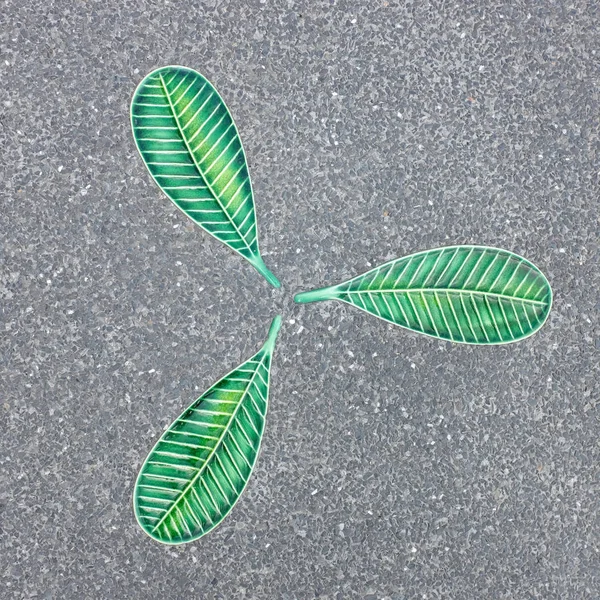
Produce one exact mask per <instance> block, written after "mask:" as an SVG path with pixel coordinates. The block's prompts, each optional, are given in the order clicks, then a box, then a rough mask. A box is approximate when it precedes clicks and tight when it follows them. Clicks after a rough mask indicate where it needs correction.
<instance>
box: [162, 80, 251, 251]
mask: <svg viewBox="0 0 600 600" xmlns="http://www.w3.org/2000/svg"><path fill="white" fill-rule="evenodd" d="M158 77H159V79H160V83H161V85H162V87H163V90H164V93H165V96H166V98H167V102H168V103H169V107H170V109H171V112H172V113H173V118H174V119H175V124H176V125H177V130H178V131H179V134H180V135H181V138H182V139H183V143H184V144H185V147H186V149H187V151H188V153H189V155H190V156H191V157H192V161H193V162H194V166H195V167H196V171H198V174H199V175H200V177H201V178H202V180H203V181H204V183H206V186H207V187H208V189H209V191H210V193H211V194H212V196H213V198H214V199H215V200H216V201H217V204H218V205H219V207H220V208H221V210H222V211H223V214H224V215H225V216H226V217H227V219H228V220H229V222H230V223H231V226H232V227H233V228H234V229H235V231H236V233H237V234H238V236H239V238H240V239H241V240H242V242H243V243H244V246H245V247H246V248H247V249H248V251H249V252H250V254H252V255H254V252H253V251H252V248H250V246H249V244H248V242H247V241H246V238H245V237H244V236H243V235H242V232H241V231H240V230H239V228H238V226H237V225H236V224H235V222H234V221H233V219H232V218H231V217H230V216H229V213H228V212H227V211H226V210H225V207H224V206H223V203H222V202H221V199H220V198H219V196H218V194H216V193H215V190H214V189H213V187H212V185H211V184H210V183H209V181H208V180H207V179H206V177H205V176H204V174H203V173H202V169H200V165H199V163H198V161H197V160H196V157H195V156H194V153H193V152H192V149H191V148H190V145H189V143H188V141H187V138H186V137H185V134H184V133H183V128H182V127H181V124H180V123H179V117H178V116H177V111H176V110H175V106H174V105H173V102H171V96H170V95H169V91H168V90H167V86H166V84H165V80H164V79H163V76H162V73H159V74H158ZM236 135H237V133H236Z"/></svg>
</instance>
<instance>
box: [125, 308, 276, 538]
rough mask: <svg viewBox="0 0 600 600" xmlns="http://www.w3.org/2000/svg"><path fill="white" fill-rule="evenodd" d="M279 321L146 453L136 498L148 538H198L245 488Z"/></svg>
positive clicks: (257, 441)
mask: <svg viewBox="0 0 600 600" xmlns="http://www.w3.org/2000/svg"><path fill="white" fill-rule="evenodd" d="M280 327H281V317H279V316H278V317H275V319H273V323H272V324H271V329H270V331H269V337H268V338H267V341H266V342H265V345H264V346H263V347H262V349H261V350H260V351H259V352H257V353H256V354H255V355H254V356H253V357H252V358H251V359H250V360H248V361H246V362H245V363H243V364H242V365H240V366H239V367H237V369H234V370H233V371H231V373H229V374H228V375H226V376H225V377H223V379H221V380H220V381H219V382H218V383H215V384H214V385H213V386H212V387H211V388H210V389H209V390H207V391H206V392H205V393H204V394H202V396H200V398H198V400H196V402H194V403H193V404H192V405H191V406H190V407H189V408H187V409H186V410H185V411H184V412H183V413H182V414H181V416H180V417H179V418H177V419H176V420H175V421H174V422H173V423H172V424H171V426H170V427H169V428H168V429H167V431H165V433H163V435H162V436H161V438H160V440H159V441H158V443H157V444H156V446H154V448H153V449H152V451H151V452H150V454H149V455H148V457H147V458H146V461H145V462H144V464H143V466H142V468H141V470H140V473H139V475H138V478H137V481H136V484H135V490H134V496H133V504H134V509H135V516H136V518H137V521H138V523H139V524H140V526H141V527H142V529H143V530H144V531H145V532H146V533H147V534H148V535H149V536H150V537H152V538H154V539H155V540H157V541H159V542H163V543H165V544H182V543H184V542H190V541H192V540H195V539H198V538H199V537H202V536H203V535H204V534H206V533H208V532H209V531H210V530H211V529H213V528H214V527H216V526H217V525H218V524H219V523H220V522H221V521H222V520H223V519H224V518H225V517H226V516H227V514H228V513H229V511H230V510H231V509H232V508H233V506H234V504H235V503H236V502H237V500H238V499H239V497H240V495H241V493H242V492H243V491H244V488H245V487H246V484H247V483H248V480H249V478H250V475H251V473H252V469H253V467H254V464H255V462H256V458H257V456H258V451H259V448H260V442H261V439H262V434H263V430H264V427H265V416H266V414H267V405H268V396H269V373H270V367H271V357H272V354H273V349H274V347H275V339H276V338H277V333H278V332H279V328H280Z"/></svg>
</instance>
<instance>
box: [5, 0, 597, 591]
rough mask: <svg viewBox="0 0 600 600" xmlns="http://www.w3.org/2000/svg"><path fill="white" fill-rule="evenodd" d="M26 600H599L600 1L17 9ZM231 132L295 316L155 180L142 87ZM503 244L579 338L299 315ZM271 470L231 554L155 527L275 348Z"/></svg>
mask: <svg viewBox="0 0 600 600" xmlns="http://www.w3.org/2000/svg"><path fill="white" fill-rule="evenodd" d="M0 15H1V16H0V78H1V79H0V80H1V84H2V92H1V94H0V152H1V154H2V160H1V161H0V182H1V183H0V195H1V202H2V210H1V211H0V260H1V263H0V298H1V302H0V331H2V337H1V338H0V415H1V417H0V427H1V432H2V433H1V436H0V465H1V468H0V510H1V513H0V527H1V538H0V586H1V587H0V597H1V598H2V599H4V598H6V599H11V600H12V599H13V598H14V599H20V598H37V599H57V600H63V599H77V600H87V599H105V598H106V599H119V600H120V599H130V598H131V599H148V600H167V599H169V600H170V599H173V600H185V599H187V598H201V599H202V600H212V599H223V600H238V599H240V600H242V599H244V600H250V599H252V600H254V599H256V600H259V599H268V600H271V599H273V600H279V599H283V600H296V599H301V600H303V599H313V598H319V599H329V598H331V599H336V600H348V599H354V598H360V599H369V600H400V599H405V598H411V599H412V598H416V599H422V600H434V599H449V598H451V599H456V600H470V599H474V600H475V599H477V600H479V599H483V598H485V599H506V600H513V599H525V598H527V599H538V598H540V599H554V598H556V599H561V600H565V599H573V600H581V599H585V600H587V599H590V598H598V597H599V590H600V530H599V521H598V506H599V492H600V490H599V489H598V488H599V486H598V465H599V463H600V447H599V444H598V440H599V435H600V422H599V419H598V410H599V408H598V400H599V397H600V391H599V386H598V379H599V376H600V300H599V298H600V265H599V257H600V250H599V236H600V221H599V215H600V203H599V186H598V179H599V178H598V173H599V170H600V162H599V157H598V152H599V137H600V136H599V133H600V126H599V114H600V107H599V94H600V92H599V87H598V86H599V83H600V77H599V66H600V65H599V62H600V61H599V59H600V35H599V33H598V32H599V26H600V18H599V17H600V14H599V9H598V4H597V3H596V2H587V1H583V0H574V1H573V2H556V1H552V0H544V1H543V2H542V1H540V2H538V1H528V2H524V1H523V0H518V1H516V2H495V3H490V2H480V3H473V2H468V3H467V2H455V3H448V2H435V3H431V2H427V1H412V0H406V1H404V2H392V1H391V0H390V1H383V0H373V1H371V0H369V1H366V0H364V1H360V2H344V1H341V0H340V1H337V0H331V1H330V2H317V1H315V0H311V1H305V2H293V1H291V0H290V1H288V2H280V1H275V0H273V1H272V0H268V1H266V0H260V1H259V0H245V1H244V2H227V1H218V2H217V1H205V2H195V3H180V2H150V1H149V0H135V1H133V0H126V1H123V2H114V1H110V2H106V1H102V2H100V1H98V0H88V1H86V2H84V1H82V0H74V1H71V0H69V1H67V0H60V1H57V0H44V1H40V0H35V1H25V2H23V1H22V0H5V1H3V2H2V3H1V5H0ZM173 63H174V64H183V65H187V66H190V67H192V68H194V69H198V70H199V71H201V72H202V73H204V74H205V75H206V76H208V77H209V78H210V79H211V81H212V82H213V83H214V84H215V85H216V87H217V89H218V90H219V91H220V92H221V94H222V95H223V97H224V98H225V100H226V101H227V103H228V104H229V106H230V108H231V110H232V112H233V114H234V116H235V118H236V121H237V124H238V127H239V129H240V132H241V135H242V139H243V141H244V143H245V146H246V151H247V155H248V160H249V164H250V169H251V173H252V176H253V181H254V189H255V195H256V202H257V213H258V219H259V225H260V236H261V250H262V252H263V256H264V257H265V262H267V263H268V265H269V267H270V268H272V270H273V271H274V272H275V273H276V274H277V275H278V276H279V277H280V278H281V280H282V282H283V288H282V289H281V290H274V289H272V288H270V287H269V286H268V284H267V283H266V282H265V281H264V280H263V279H262V278H261V277H260V275H258V274H257V273H256V272H255V271H254V269H252V267H251V266H250V265H248V264H247V263H246V262H245V261H243V260H242V259H241V258H239V257H238V256H236V255H234V253H233V252H231V251H230V250H228V249H227V248H226V247H225V246H223V245H222V244H219V243H218V242H217V241H215V240H214V239H212V238H211V237H210V236H208V235H207V234H206V233H204V232H203V231H201V230H200V229H199V228H197V227H195V226H194V225H193V224H192V222H191V221H190V220H189V219H187V218H186V217H185V216H184V215H183V214H181V213H180V212H179V211H178V210H177V209H176V208H175V207H174V206H173V205H172V204H171V203H170V202H169V200H168V199H167V198H165V197H164V196H163V195H161V192H160V191H159V190H158V188H157V187H156V186H155V185H154V183H153V182H152V181H151V179H150V177H149V175H148V174H147V172H146V169H145V167H144V165H143V163H142V161H141V159H140V158H139V156H138V155H137V151H136V149H135V145H134V142H133V139H132V136H131V132H130V125H129V102H130V99H131V95H132V93H133V91H134V89H135V86H136V85H137V84H138V83H139V81H140V80H141V79H142V78H143V76H144V75H145V74H146V73H147V72H149V71H150V70H151V69H153V68H155V67H158V66H161V65H166V64H173ZM456 243H480V244H488V245H493V246H499V247H502V248H506V249H509V250H512V251H514V252H517V253H519V254H521V255H523V256H525V257H527V258H529V259H530V260H532V261H533V262H534V263H535V264H537V265H539V267H540V268H541V269H542V270H543V272H544V273H545V274H546V275H547V276H548V278H549V280H550V282H551V284H552V285H553V288H554V291H555V304H554V309H553V313H552V314H551V316H550V319H549V322H548V323H547V324H546V326H545V327H544V328H543V329H542V330H541V331H540V332H539V333H538V334H537V335H535V336H534V337H532V338H530V339H528V340H526V341H524V342H522V343H519V344H514V345H509V346H503V347H488V348H485V347H469V346H461V345H451V344H449V343H444V342H440V341H436V340H434V339H429V338H426V337H422V336H418V335H416V334H412V333H410V332H407V331H404V330H402V329H399V328H393V327H392V326H390V325H387V324H385V323H384V322H382V321H379V320H377V319H375V318H372V317H369V316H368V315H366V314H364V313H361V312H360V311H357V310H353V309H352V308H351V307H349V306H345V305H341V304H336V303H323V304H318V305H306V306H299V305H294V304H293V302H292V294H293V293H295V292H298V291H301V290H306V289H311V288H313V287H317V286H324V285H328V284H332V283H335V282H338V281H343V280H344V279H347V278H349V277H351V276H353V275H356V274H358V273H360V272H363V271H365V270H367V269H368V268H369V267H371V266H374V265H376V264H378V263H381V262H383V261H385V260H389V259H391V258H393V257H397V256H400V255H403V254H407V253H410V252H415V251H418V250H424V249H427V248H431V247H437V246H441V245H447V244H456ZM278 311H279V312H281V313H282V315H283V318H284V327H283V329H282V332H281V336H280V341H279V345H278V348H277V350H276V354H275V358H274V364H273V371H272V377H273V378H272V388H271V406H270V413H269V416H268V422H267V429H266V434H265V438H264V443H263V450H262V454H261V457H260V458H259V462H258V466H257V469H256V471H255V473H254V476H253V478H252V480H251V482H250V485H249V486H248V489H247V491H246V493H245V494H244V496H243V497H242V499H241V500H240V502H239V503H238V505H237V506H236V508H235V509H234V510H233V512H232V513H231V515H230V516H229V517H228V518H227V520H226V521H225V522H224V523H223V525H222V526H221V527H219V528H218V529H217V530H216V531H215V532H213V533H212V534H210V535H208V536H207V537H205V538H204V539H202V540H199V541H198V542H195V543H192V544H190V545H186V546H182V547H164V546H161V545H159V544H157V543H155V542H153V541H152V540H151V539H150V538H148V537H147V536H146V535H145V534H144V533H143V532H142V530H141V529H140V528H139V527H138V526H137V524H136V522H135V519H134V514H133V509H132V505H131V504H132V503H131V497H132V489H133V484H134V480H135V476H136V474H137V471H138V469H139V467H140V465H141V463H142V461H143V459H144V457H145V456H146V454H147V452H148V451H149V449H150V448H151V446H152V445H153V443H154V442H155V440H156V438H157V437H158V436H159V434H160V432H161V431H162V430H163V428H164V427H166V426H167V425H168V424H169V423H170V422H171V421H172V420H173V418H174V417H176V416H177V415H178V414H179V412H180V411H181V410H182V408H183V407H185V406H187V405H188V404H190V403H191V402H192V401H193V400H194V399H195V398H196V397H197V396H198V395H199V394H200V392H202V391H203V390H204V389H206V388H207V387H208V386H209V385H210V384H211V383H213V382H214V381H215V380H216V379H217V378H218V377H220V376H222V375H223V374H224V373H226V372H227V371H228V370H229V369H230V368H232V367H233V366H235V365H236V364H238V363H239V362H241V361H242V360H243V359H244V358H247V357H248V356H250V355H251V353H252V352H254V351H255V350H256V349H257V348H258V347H259V345H260V343H261V342H262V341H263V340H264V338H265V335H266V332H267V328H268V325H269V322H270V319H271V317H272V316H274V315H275V314H276V313H277V312H278Z"/></svg>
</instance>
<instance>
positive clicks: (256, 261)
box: [250, 256, 281, 288]
mask: <svg viewBox="0 0 600 600" xmlns="http://www.w3.org/2000/svg"><path fill="white" fill-rule="evenodd" d="M250 262H251V263H252V266H253V267H254V268H255V269H256V270H257V271H258V272H259V273H260V274H261V275H262V276H263V277H264V278H265V279H266V280H267V281H268V282H269V283H270V284H271V285H272V286H273V287H275V288H280V287H281V283H280V281H279V279H277V277H275V275H273V273H271V271H269V269H268V268H267V265H265V262H264V261H263V259H262V257H260V256H258V257H254V258H253V259H252V260H251V261H250Z"/></svg>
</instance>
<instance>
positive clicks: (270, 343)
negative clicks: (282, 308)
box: [263, 315, 281, 352]
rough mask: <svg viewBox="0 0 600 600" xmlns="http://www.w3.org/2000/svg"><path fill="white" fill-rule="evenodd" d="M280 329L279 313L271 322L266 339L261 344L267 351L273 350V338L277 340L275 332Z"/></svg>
mask: <svg viewBox="0 0 600 600" xmlns="http://www.w3.org/2000/svg"><path fill="white" fill-rule="evenodd" d="M280 329H281V315H277V316H276V317H275V318H274V319H273V321H272V322H271V327H270V329H269V336H268V337H267V341H266V342H265V345H264V346H263V348H264V349H266V350H268V351H269V352H273V348H275V340H277V334H278V333H279V330H280Z"/></svg>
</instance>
